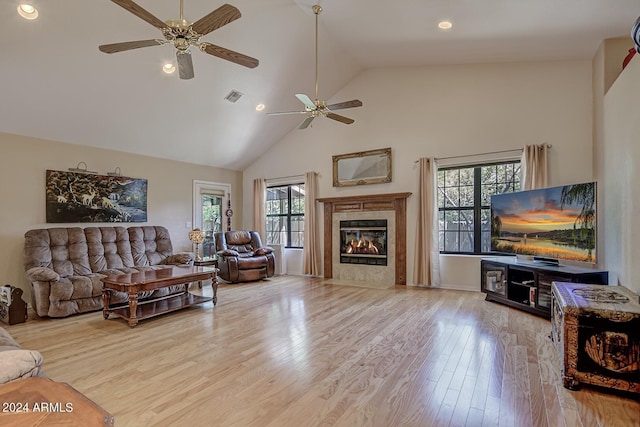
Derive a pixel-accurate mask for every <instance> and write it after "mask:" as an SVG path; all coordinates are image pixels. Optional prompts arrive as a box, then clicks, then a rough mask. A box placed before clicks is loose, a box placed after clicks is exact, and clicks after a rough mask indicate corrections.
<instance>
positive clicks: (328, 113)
mask: <svg viewBox="0 0 640 427" xmlns="http://www.w3.org/2000/svg"><path fill="white" fill-rule="evenodd" d="M312 10H313V13H315V15H316V97H315V100H313V101H312V100H311V98H309V97H308V96H307V95H305V94H303V93H297V94H296V98H298V99H299V100H300V101H301V102H302V103H303V104H304V111H284V112H279V113H267V115H270V116H273V115H281V114H308V116H307V117H306V118H305V119H304V120H303V121H302V123H300V126H298V129H306V128H307V127H309V125H310V124H311V122H312V121H313V119H315V118H316V117H318V116H323V117H327V118H329V119H333V120H337V121H339V122H341V123H344V124H347V125H350V124H351V123H353V122H354V121H355V120H353V119H350V118H349V117H345V116H341V115H339V114H336V113H334V112H333V111H334V110H341V109H344V108H354V107H362V101H360V100H359V99H353V100H351V101H345V102H338V103H336V104H330V105H327V103H326V102H324V101H320V100H318V15H319V14H320V12H322V7H320V6H318V5H315V6H313V7H312Z"/></svg>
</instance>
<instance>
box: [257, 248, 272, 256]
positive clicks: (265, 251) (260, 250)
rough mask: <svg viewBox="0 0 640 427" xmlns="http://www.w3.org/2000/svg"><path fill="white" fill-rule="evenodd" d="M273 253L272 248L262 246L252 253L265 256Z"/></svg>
mask: <svg viewBox="0 0 640 427" xmlns="http://www.w3.org/2000/svg"><path fill="white" fill-rule="evenodd" d="M272 252H273V248H272V247H270V246H263V247H261V248H258V249H256V251H255V252H254V253H255V254H256V255H267V254H270V253H272Z"/></svg>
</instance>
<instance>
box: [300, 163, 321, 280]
mask: <svg viewBox="0 0 640 427" xmlns="http://www.w3.org/2000/svg"><path fill="white" fill-rule="evenodd" d="M304 192H305V194H304V247H303V249H302V256H303V260H304V269H303V273H304V274H310V275H312V276H319V275H320V239H318V215H317V206H316V198H317V197H318V184H317V173H315V172H307V173H306V174H305V176H304Z"/></svg>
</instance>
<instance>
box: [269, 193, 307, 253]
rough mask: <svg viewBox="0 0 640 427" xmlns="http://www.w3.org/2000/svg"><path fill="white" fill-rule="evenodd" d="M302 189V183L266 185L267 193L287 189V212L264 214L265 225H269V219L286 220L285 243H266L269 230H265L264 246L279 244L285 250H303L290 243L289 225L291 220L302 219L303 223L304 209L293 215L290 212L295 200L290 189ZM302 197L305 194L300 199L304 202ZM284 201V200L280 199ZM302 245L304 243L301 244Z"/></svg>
mask: <svg viewBox="0 0 640 427" xmlns="http://www.w3.org/2000/svg"><path fill="white" fill-rule="evenodd" d="M296 186H298V187H302V188H303V189H304V186H305V183H304V181H302V182H292V183H287V184H271V185H267V192H268V191H269V189H273V188H285V187H286V188H287V199H286V200H287V206H288V208H287V212H286V213H278V214H269V213H268V212H266V213H265V214H266V215H265V220H266V224H267V225H268V224H269V221H268V220H269V218H285V219H286V227H287V230H286V233H285V234H286V242H284V243H283V242H281V243H270V242H269V241H268V239H269V232H270V231H269V230H266V236H265V245H276V244H281V245H283V247H285V248H287V249H303V248H304V246H294V245H292V244H291V242H292V241H293V239H292V232H293V231H292V229H291V224H292V221H291V220H292V218H302V222H303V223H304V217H305V212H304V209H303V210H302V213H293V212H292V206H293V200H294V199H295V198H294V197H293V196H292V193H293V188H292V187H296ZM304 197H306V194H305V195H304V196H303V197H302V199H303V200H304ZM282 200H284V199H282ZM268 202H269V201H268V199H267V200H266V203H267V204H268ZM296 233H298V231H296ZM303 244H304V243H303Z"/></svg>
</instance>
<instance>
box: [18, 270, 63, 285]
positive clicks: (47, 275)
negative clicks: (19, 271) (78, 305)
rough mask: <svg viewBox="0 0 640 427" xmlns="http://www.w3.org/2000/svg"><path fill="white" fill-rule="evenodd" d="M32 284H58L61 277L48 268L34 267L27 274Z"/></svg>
mask: <svg viewBox="0 0 640 427" xmlns="http://www.w3.org/2000/svg"><path fill="white" fill-rule="evenodd" d="M25 274H26V276H27V279H28V280H29V281H30V282H57V281H58V280H60V275H59V274H58V273H56V272H55V271H53V270H52V269H50V268H48V267H33V268H30V269H28V270H27V271H26V272H25Z"/></svg>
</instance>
